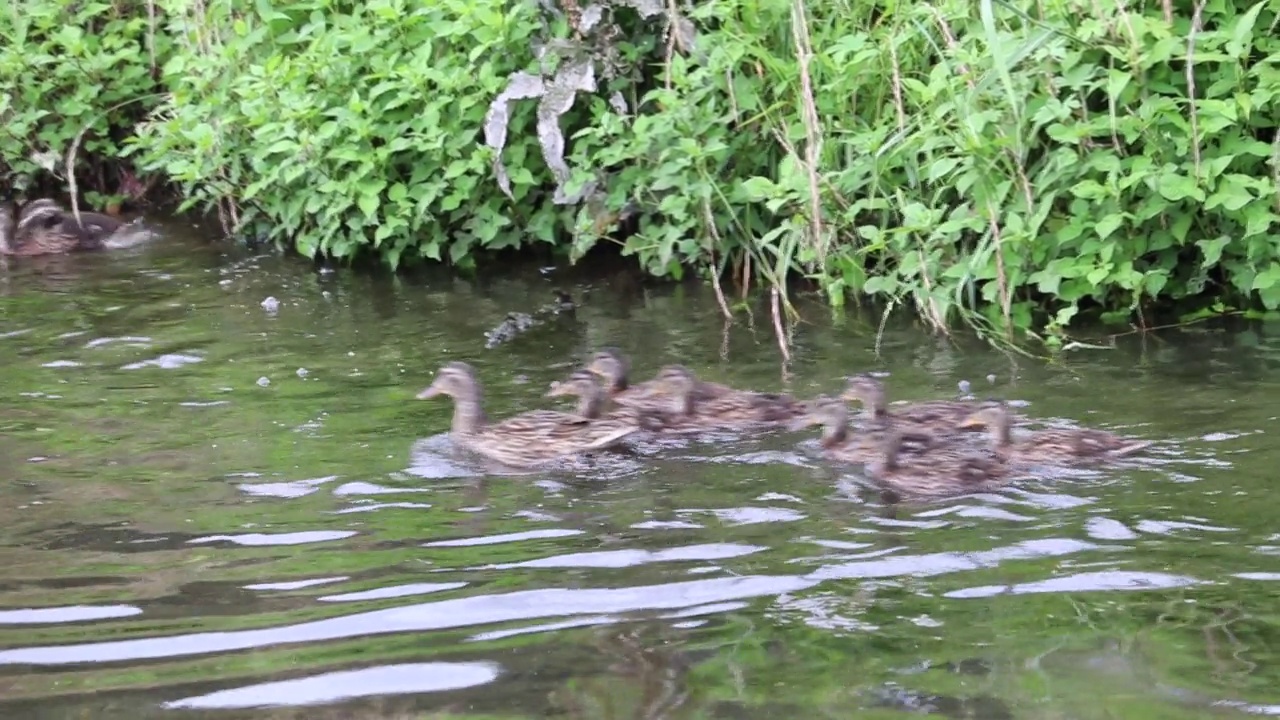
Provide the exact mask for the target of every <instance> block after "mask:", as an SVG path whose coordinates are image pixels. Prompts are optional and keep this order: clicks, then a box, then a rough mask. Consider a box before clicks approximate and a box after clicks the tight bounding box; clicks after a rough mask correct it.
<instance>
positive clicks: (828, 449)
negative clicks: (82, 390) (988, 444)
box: [787, 395, 956, 464]
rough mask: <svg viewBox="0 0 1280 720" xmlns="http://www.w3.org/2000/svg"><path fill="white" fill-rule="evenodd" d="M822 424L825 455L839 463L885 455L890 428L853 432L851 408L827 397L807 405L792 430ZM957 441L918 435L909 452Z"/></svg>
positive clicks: (950, 437) (879, 426)
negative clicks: (885, 445) (850, 423)
mask: <svg viewBox="0 0 1280 720" xmlns="http://www.w3.org/2000/svg"><path fill="white" fill-rule="evenodd" d="M814 425H819V426H821V427H822V438H821V439H820V440H819V444H820V445H821V446H822V451H823V454H824V455H826V456H827V457H828V458H829V459H831V460H835V461H837V462H845V463H857V464H865V463H870V462H873V461H875V460H876V459H878V458H881V457H883V455H884V444H885V439H886V438H887V437H888V434H889V431H890V429H891V426H890V425H888V424H887V423H885V424H873V425H869V426H866V427H863V428H859V429H857V430H854V429H853V428H851V427H849V408H848V406H846V405H845V404H844V401H842V400H840V399H839V398H834V397H830V396H828V395H819V396H818V397H816V398H814V399H812V400H810V401H809V402H807V403H805V405H804V414H803V415H801V416H800V417H799V418H797V419H796V420H794V421H792V422H791V423H790V424H789V425H788V428H787V429H789V430H793V431H794V430H803V429H805V428H809V427H813V426H814ZM955 440H956V438H955V436H954V435H953V434H949V433H939V432H935V433H928V434H925V433H916V434H914V435H912V436H911V442H910V443H909V444H908V445H907V447H908V449H915V448H917V447H918V448H924V447H938V446H941V445H943V444H945V443H947V442H954V441H955Z"/></svg>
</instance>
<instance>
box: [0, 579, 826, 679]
mask: <svg viewBox="0 0 1280 720" xmlns="http://www.w3.org/2000/svg"><path fill="white" fill-rule="evenodd" d="M814 582H815V581H814V580H808V579H804V578H796V577H777V576H767V575H758V576H745V577H732V578H713V579H708V580H691V581H686V582H676V583H666V584H661V585H642V586H637V587H627V588H609V589H583V590H570V589H562V588H548V589H545V590H521V591H516V592H511V593H506V594H502V595H477V596H473V597H468V598H459V599H456V600H442V601H440V602H435V603H422V604H418V605H408V606H405V607H397V608H388V609H385V610H374V611H371V612H366V613H359V614H356V615H348V616H345V617H335V618H328V619H325V620H316V621H312V622H305V623H298V624H295V625H284V626H281V627H276V628H263V629H256V630H232V631H227V632H205V633H192V634H187V635H172V636H168V637H157V638H139V639H133V640H112V641H106V642H96V643H80V644H74V645H52V646H36V647H26V648H12V649H7V650H0V665H18V664H30V665H67V664H77V663H104V662H118V661H121V660H144V659H154V658H173V657H181V656H185V655H203V654H207V653H218V652H230V651H233V650H248V649H251V648H260V647H266V646H269V645H277V644H280V643H305V642H320V641H324V640H338V639H342V638H352V637H368V636H373V635H386V634H390V633H401V632H424V631H427V630H440V629H444V628H462V627H468V626H471V625H483V624H493V623H502V622H509V621H511V620H529V619H533V618H539V617H557V616H572V615H595V614H603V613H625V612H637V611H641V610H668V609H673V608H686V607H689V606H692V605H705V604H707V603H712V602H720V601H725V600H736V599H742V598H750V597H758V596H762V595H778V594H780V593H784V592H797V591H799V590H803V589H805V588H807V587H810V586H812V585H813V584H814Z"/></svg>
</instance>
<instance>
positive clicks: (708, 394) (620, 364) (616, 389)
mask: <svg viewBox="0 0 1280 720" xmlns="http://www.w3.org/2000/svg"><path fill="white" fill-rule="evenodd" d="M587 370H590V371H591V372H593V373H595V374H596V375H599V376H600V377H601V379H603V380H604V384H605V390H606V392H607V393H608V394H609V397H610V398H611V399H612V400H613V401H614V402H615V403H618V404H619V405H637V404H644V405H649V406H653V405H654V403H655V401H656V402H657V404H659V405H662V406H663V407H665V406H667V404H668V403H666V401H665V400H664V399H663V398H660V397H659V398H655V395H661V394H662V393H663V385H662V383H660V382H659V381H658V379H657V378H655V379H653V380H649V381H646V382H642V383H638V384H635V385H632V384H631V381H630V375H631V361H630V360H628V359H627V356H626V355H624V354H622V351H621V350H619V349H618V348H613V347H606V348H601V349H600V350H598V351H597V352H596V353H595V354H594V355H592V356H591V360H590V362H588V363H587ZM733 392H736V391H735V390H734V389H733V388H731V387H729V386H727V385H721V384H719V383H713V382H706V381H701V380H700V381H698V382H697V383H696V385H695V388H694V392H693V397H694V400H709V399H711V398H717V397H722V396H724V395H727V394H730V393H733Z"/></svg>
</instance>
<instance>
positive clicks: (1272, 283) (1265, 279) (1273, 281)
mask: <svg viewBox="0 0 1280 720" xmlns="http://www.w3.org/2000/svg"><path fill="white" fill-rule="evenodd" d="M1277 284H1280V262H1272V263H1271V265H1269V266H1268V267H1267V269H1266V270H1263V271H1262V272H1260V273H1258V274H1257V275H1256V276H1254V278H1253V287H1252V288H1251V289H1253V290H1258V291H1262V290H1270V289H1271V288H1273V287H1276V285H1277Z"/></svg>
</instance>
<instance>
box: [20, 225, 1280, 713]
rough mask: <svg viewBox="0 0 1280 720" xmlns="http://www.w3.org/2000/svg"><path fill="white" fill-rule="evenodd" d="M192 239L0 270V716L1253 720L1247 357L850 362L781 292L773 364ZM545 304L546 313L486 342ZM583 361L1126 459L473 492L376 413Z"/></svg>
mask: <svg viewBox="0 0 1280 720" xmlns="http://www.w3.org/2000/svg"><path fill="white" fill-rule="evenodd" d="M222 252H223V250H221V249H219V248H218V247H216V246H215V247H209V246H206V245H204V244H202V243H201V242H199V241H196V242H193V243H191V244H188V243H184V242H183V241H181V240H180V239H175V240H173V241H172V242H165V243H157V244H155V245H154V246H151V247H148V248H146V249H142V250H139V251H138V252H137V253H135V254H132V255H130V256H128V257H118V258H114V259H112V260H110V261H108V262H95V261H94V260H93V259H91V258H67V259H62V260H61V261H60V262H59V263H55V264H53V265H47V266H40V267H37V266H34V265H26V264H10V266H9V269H8V270H7V271H0V275H2V277H3V279H4V283H5V284H4V285H3V289H2V292H3V293H4V294H5V303H4V305H3V308H2V309H0V363H3V365H4V367H5V369H6V380H5V382H4V383H3V384H2V386H3V389H0V472H2V473H3V474H4V477H5V479H6V482H4V483H0V513H3V516H0V561H3V562H4V563H5V566H6V567H7V568H9V569H8V570H7V571H6V573H5V577H4V578H3V579H0V713H3V714H4V716H5V717H19V718H25V717H38V718H54V717H57V718H62V717H70V716H76V717H84V716H89V717H114V716H115V715H119V716H120V717H122V718H123V717H136V716H138V715H142V716H147V715H148V714H155V713H156V712H158V711H161V710H168V711H172V710H176V709H181V710H183V711H186V712H189V713H195V712H200V711H214V710H216V711H218V712H219V713H228V712H234V713H238V714H234V715H223V714H220V715H219V717H224V716H225V717H232V716H234V717H330V716H332V717H342V718H353V717H354V718H361V717H405V718H408V717H421V716H424V715H428V716H429V714H431V713H435V714H439V715H441V716H449V715H457V716H460V717H465V716H468V714H470V716H486V715H487V716H489V717H516V716H520V717H524V716H548V715H551V716H563V717H582V718H597V717H598V718H614V717H617V718H638V717H650V718H659V717H666V718H678V717H689V718H694V717H734V718H757V717H758V718H772V717H779V716H784V717H785V716H803V717H809V716H815V717H828V716H830V717H849V716H853V715H858V714H866V713H893V714H895V715H896V714H902V713H908V712H909V713H913V714H916V713H932V714H936V715H939V716H943V717H992V718H1005V717H1029V716H1038V715H1044V714H1051V715H1055V716H1064V717H1066V716H1071V717H1105V716H1108V715H1107V713H1111V714H1112V715H1113V716H1127V715H1128V714H1135V713H1138V715H1137V716H1141V715H1140V713H1147V714H1151V713H1154V712H1158V713H1160V714H1161V716H1162V717H1171V718H1181V717H1187V718H1190V717H1203V716H1205V714H1206V713H1213V714H1215V715H1226V716H1231V715H1238V716H1246V715H1250V714H1255V715H1256V714H1268V713H1273V712H1274V706H1273V704H1272V703H1273V696H1272V693H1273V688H1274V687H1275V685H1276V681H1277V680H1278V679H1280V678H1278V677H1277V675H1278V674H1280V670H1277V668H1280V662H1277V660H1280V658H1276V657H1274V653H1273V651H1272V650H1271V648H1274V647H1280V643H1278V642H1277V640H1280V638H1276V637H1274V635H1275V629H1274V627H1272V625H1271V624H1270V623H1268V622H1267V618H1270V617H1272V616H1273V615H1274V612H1275V608H1276V602H1277V601H1276V600H1275V584H1274V583H1275V581H1276V580H1277V579H1278V578H1280V574H1278V573H1275V572H1271V571H1270V570H1269V568H1268V567H1267V566H1266V562H1265V561H1266V560H1267V559H1269V558H1270V557H1272V556H1274V555H1277V554H1280V539H1278V538H1280V536H1278V535H1277V534H1276V532H1275V530H1274V528H1273V527H1272V525H1273V523H1270V522H1269V516H1268V515H1267V514H1266V513H1265V512H1262V511H1261V508H1264V507H1266V503H1267V500H1268V499H1269V498H1270V495H1271V493H1272V486H1273V485H1274V479H1273V478H1272V472H1271V470H1272V467H1273V466H1274V462H1273V455H1274V454H1275V453H1276V452H1277V450H1280V448H1277V447H1275V446H1273V444H1271V443H1270V442H1269V441H1268V440H1267V437H1268V435H1267V431H1268V429H1269V428H1271V427H1272V426H1273V425H1274V423H1275V420H1276V417H1277V415H1276V412H1275V410H1274V408H1275V406H1276V403H1275V398H1277V397H1280V375H1278V374H1277V368H1278V367H1280V365H1278V364H1277V363H1276V360H1277V359H1280V341H1277V340H1275V339H1273V338H1271V337H1269V336H1268V335H1266V334H1265V333H1264V332H1263V330H1264V329H1265V328H1237V329H1234V330H1232V331H1231V332H1227V331H1225V330H1221V329H1216V328H1207V327H1202V328H1199V329H1197V330H1195V331H1194V332H1192V331H1187V332H1183V331H1175V332H1171V333H1166V334H1165V335H1163V336H1162V337H1161V342H1159V343H1154V342H1145V341H1144V340H1143V339H1141V338H1137V337H1126V338H1121V339H1119V340H1118V341H1117V344H1116V347H1115V349H1113V350H1109V351H1107V352H1105V353H1104V352H1090V353H1086V352H1080V353H1075V354H1067V355H1066V356H1064V357H1063V358H1061V359H1060V361H1059V362H1057V363H1054V364H1041V363H1035V362H1030V361H1025V360H1022V359H1015V358H1009V357H1005V356H1001V355H996V354H993V353H991V352H990V351H988V350H987V349H985V347H984V346H982V345H981V344H978V343H973V342H970V341H969V340H967V339H965V338H959V339H956V340H947V339H943V338H931V337H926V336H924V335H921V334H919V333H918V332H917V331H916V330H915V329H913V328H912V327H910V325H909V323H904V324H897V323H892V322H891V323H890V324H889V326H888V327H887V333H886V335H885V336H884V337H883V338H882V339H881V341H880V343H879V347H880V349H881V352H880V354H879V355H877V354H876V352H875V351H874V348H875V346H876V342H875V341H874V339H873V338H874V335H875V332H876V330H877V327H878V324H879V316H878V315H875V314H868V315H866V316H863V315H860V314H858V313H857V312H853V313H851V314H850V315H849V316H846V317H844V318H838V319H836V320H834V321H831V322H829V321H828V320H827V318H828V316H829V313H828V311H827V310H826V309H824V308H821V307H815V306H807V305H802V306H801V308H802V311H803V312H804V314H805V317H806V320H807V321H808V322H806V323H805V324H803V325H801V326H799V327H798V328H797V331H796V345H795V348H794V362H793V363H792V364H791V365H790V367H789V368H787V371H786V372H782V371H780V366H779V363H778V356H777V350H776V347H775V345H774V343H773V338H772V335H771V330H770V329H769V328H768V327H767V326H752V325H751V324H750V323H748V322H746V321H745V320H744V321H743V322H740V323H738V324H736V325H734V326H732V327H730V328H729V329H728V330H727V331H723V324H722V323H721V321H720V319H719V315H718V313H719V311H718V308H717V307H716V304H715V301H714V298H713V297H711V296H710V295H709V294H708V293H704V292H701V291H700V290H698V289H696V288H693V287H684V286H679V287H649V286H645V285H643V284H637V283H634V282H632V280H631V279H630V278H629V277H625V276H606V277H604V278H603V279H602V278H601V277H599V276H582V277H575V276H573V275H572V274H571V273H569V274H566V273H565V272H563V271H555V272H552V273H550V277H544V276H543V274H541V273H538V272H536V271H530V272H527V273H526V272H522V271H520V270H519V269H517V270H516V271H514V272H513V273H509V274H504V275H500V276H494V277H481V278H479V279H477V280H475V281H466V280H459V279H456V278H451V277H447V276H444V275H441V274H436V273H433V272H426V273H424V274H422V275H420V276H403V277H399V278H394V279H393V278H386V277H377V276H374V275H362V274H359V273H354V272H346V271H343V272H337V273H331V272H316V271H313V270H312V269H311V268H310V267H309V266H307V265H306V264H303V263H296V262H294V261H291V260H277V259H274V258H271V257H267V256H249V255H237V254H236V253H234V252H230V253H229V254H228V255H222V254H220V253H222ZM624 281H625V282H624ZM553 285H554V286H564V287H571V288H573V290H574V294H575V297H577V298H578V300H579V303H580V307H579V309H578V311H577V312H576V313H575V316H574V317H573V318H572V320H571V321H565V322H554V323H551V322H549V323H545V324H543V325H539V326H537V327H534V328H531V329H529V331H528V332H525V333H522V334H520V335H519V336H517V337H514V338H512V339H511V340H510V341H509V342H505V343H501V344H499V345H496V346H494V347H492V348H489V349H486V348H485V347H484V344H485V335H484V333H485V332H486V331H488V330H490V329H492V328H493V327H494V326H495V325H497V324H498V323H499V322H501V321H502V319H503V318H504V317H505V316H506V314H507V313H509V312H513V311H527V310H528V308H529V307H531V306H534V305H541V304H543V303H545V302H546V299H547V297H548V291H549V290H550V288H551V287H552V286H553ZM50 289H53V290H54V292H49V290H50ZM268 297H272V298H276V299H277V300H278V303H279V304H278V306H275V308H274V312H268V310H267V309H264V307H263V304H262V303H263V301H264V300H265V299H266V298H268ZM606 344H619V345H622V346H623V349H624V350H625V351H626V352H628V353H629V354H631V355H632V357H633V359H634V361H635V363H636V365H637V374H641V375H645V374H648V373H651V372H652V371H654V370H656V368H657V367H658V366H660V365H662V364H664V363H667V362H675V361H678V362H683V363H686V364H688V365H690V366H691V367H692V368H693V369H694V370H695V371H696V372H697V373H698V374H699V375H700V376H704V377H706V378H708V379H713V380H720V381H724V382H728V383H730V384H733V385H735V386H741V387H752V388H759V389H762V390H785V391H788V392H792V393H795V394H797V395H799V396H802V397H807V396H812V395H815V394H817V393H820V392H831V391H833V390H835V389H836V388H838V387H840V385H841V382H842V381H841V378H842V377H843V376H845V375H848V374H850V373H851V372H855V371H863V370H870V371H875V372H876V373H877V374H878V375H879V376H880V377H882V378H884V381H885V382H886V383H887V384H888V385H889V386H890V387H891V390H892V393H893V397H894V398H896V399H923V398H944V397H951V396H953V395H954V394H955V388H956V387H957V384H958V383H959V382H960V381H962V380H967V381H969V383H970V386H971V388H970V391H971V392H972V393H973V394H974V395H977V396H979V397H985V396H988V395H993V396H997V397H1000V398H1002V399H1005V400H1007V401H1009V403H1010V404H1011V405H1014V406H1016V407H1019V408H1020V410H1019V412H1021V413H1026V414H1028V415H1030V416H1033V417H1034V418H1036V419H1037V420H1039V421H1041V422H1040V423H1039V424H1040V425H1043V426H1078V425H1080V424H1087V425H1090V426H1099V427H1108V428H1112V429H1116V430H1121V431H1124V432H1133V433H1135V434H1141V435H1143V436H1144V437H1153V438H1157V439H1159V440H1160V443H1159V445H1158V447H1157V448H1156V451H1155V452H1153V453H1152V456H1151V457H1148V458H1143V459H1142V460H1141V461H1140V462H1134V463H1131V464H1128V465H1126V466H1123V467H1117V468H1107V469H1102V470H1090V471H1084V470H1077V471H1068V470H1063V469H1060V468H1055V469H1045V471H1044V472H1038V473H1036V474H1035V476H1034V477H1030V478H1027V479H1026V480H1025V481H1021V480H1020V481H1019V482H1016V483H1014V484H1011V485H1010V486H1008V487H1005V488H1002V489H1001V490H1000V491H999V492H990V493H981V494H975V495H970V496H965V497H962V498H955V499H952V500H946V501H941V502H936V503H932V504H910V503H908V504H895V503H892V502H890V500H889V499H887V498H885V497H883V496H882V495H880V494H879V493H878V492H876V491H875V489H874V488H873V487H871V486H870V485H869V484H868V483H866V481H865V478H864V477H863V476H862V475H861V474H860V473H859V472H858V471H857V470H856V469H852V468H840V467H832V466H829V465H827V464H825V463H823V462H822V461H821V460H820V459H819V458H818V455H817V453H815V452H814V450H815V446H814V441H813V437H812V435H811V434H810V435H806V434H803V433H801V434H789V433H782V432H779V433H775V434H772V435H767V436H763V437H749V436H738V435H729V434H724V435H710V436H707V437H705V438H698V439H696V441H680V442H672V443H665V442H661V443H654V444H652V445H646V446H644V447H641V448H638V449H637V450H636V452H634V453H630V454H625V453H619V454H617V455H611V456H609V457H607V458H605V459H603V460H601V461H597V462H593V463H587V464H583V465H582V466H579V467H570V468H566V469H561V470H557V471H556V472H545V473H533V474H525V475H514V476H512V475H508V476H491V475H488V474H487V472H488V468H486V467H484V466H483V465H479V464H477V463H476V462H475V461H474V458H469V457H467V456H465V455H461V454H458V453H456V452H455V451H454V449H453V448H452V446H451V444H450V443H449V441H448V438H447V436H446V435H445V432H444V431H445V430H446V429H447V427H448V412H449V411H448V408H446V407H435V406H430V405H428V404H425V403H417V402H414V401H413V400H412V399H411V398H412V395H413V393H414V392H416V391H417V390H419V389H421V387H422V386H423V385H424V384H425V381H426V380H427V378H429V377H430V374H431V373H432V372H433V371H434V369H435V368H436V367H438V366H439V365H440V364H441V363H443V362H445V361H448V360H453V359H465V360H467V361H468V362H471V363H473V364H474V365H476V367H477V369H478V371H479V372H480V374H481V375H482V376H483V377H484V378H485V379H486V390H487V394H488V396H487V398H486V402H487V403H488V405H489V407H490V409H491V411H492V412H493V413H494V414H495V415H505V414H508V413H511V412H517V411H520V410H524V409H529V408H530V407H535V406H543V405H542V403H543V401H542V400H541V399H540V398H539V397H538V396H539V395H540V394H541V389H542V388H545V387H546V386H547V384H549V383H550V381H552V380H556V379H559V378H561V377H563V376H564V374H565V373H566V372H567V370H568V369H569V368H570V367H573V366H574V365H575V364H577V363H578V362H580V361H581V358H582V357H583V356H584V355H585V353H587V352H588V351H589V350H591V349H594V348H597V347H599V346H601V345H606ZM992 374H994V375H995V376H996V379H995V381H994V382H991V381H988V380H987V379H986V378H987V376H988V375H992ZM264 378H265V379H266V382H265V383H263V382H260V380H262V379H264Z"/></svg>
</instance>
